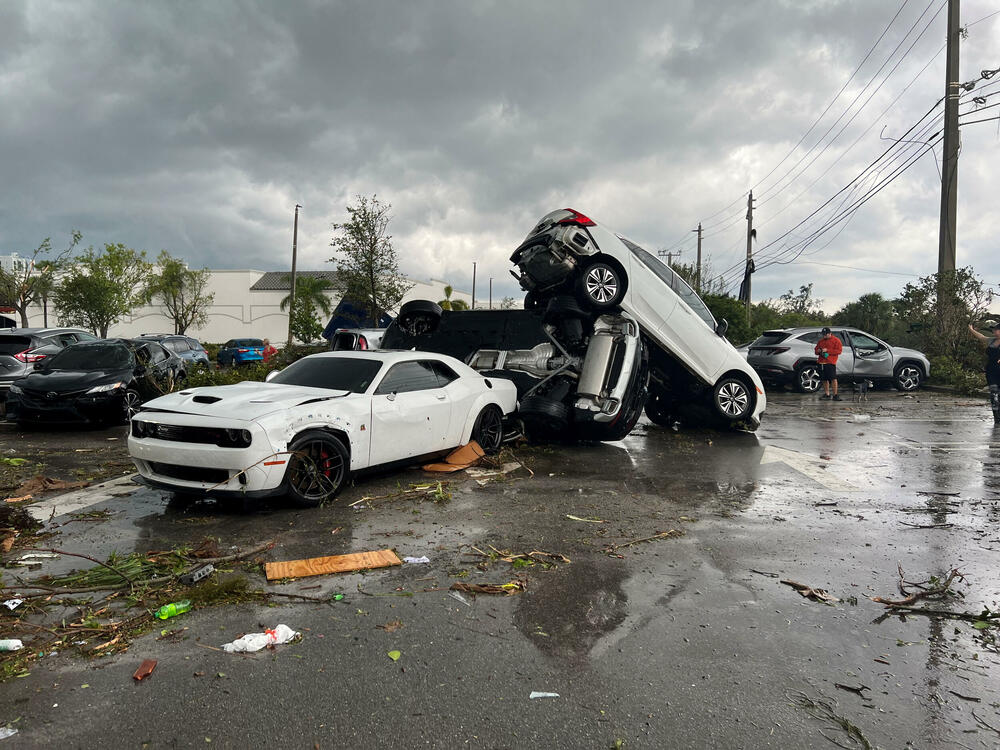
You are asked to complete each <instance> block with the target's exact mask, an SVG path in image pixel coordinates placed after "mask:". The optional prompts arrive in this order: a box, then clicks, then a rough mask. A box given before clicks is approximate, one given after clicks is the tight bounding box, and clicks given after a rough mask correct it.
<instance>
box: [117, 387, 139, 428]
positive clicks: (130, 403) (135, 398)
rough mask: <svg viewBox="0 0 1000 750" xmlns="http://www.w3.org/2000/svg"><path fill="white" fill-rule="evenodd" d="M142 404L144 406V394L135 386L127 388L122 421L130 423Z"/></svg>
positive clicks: (123, 401) (123, 398) (123, 400)
mask: <svg viewBox="0 0 1000 750" xmlns="http://www.w3.org/2000/svg"><path fill="white" fill-rule="evenodd" d="M140 406H142V396H140V395H139V391H137V390H135V389H133V388H129V389H127V390H126V391H125V395H123V396H122V423H123V424H128V423H129V422H130V421H131V420H132V417H134V416H135V415H136V412H138V411H139V407H140Z"/></svg>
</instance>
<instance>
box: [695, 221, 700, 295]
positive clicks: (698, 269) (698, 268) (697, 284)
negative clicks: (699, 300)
mask: <svg viewBox="0 0 1000 750" xmlns="http://www.w3.org/2000/svg"><path fill="white" fill-rule="evenodd" d="M695 231H696V232H697V233H698V265H697V270H696V271H695V276H694V278H695V287H694V288H695V290H696V291H697V292H698V294H701V222H698V228H697V229H696V230H695Z"/></svg>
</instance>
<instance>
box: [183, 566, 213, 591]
mask: <svg viewBox="0 0 1000 750" xmlns="http://www.w3.org/2000/svg"><path fill="white" fill-rule="evenodd" d="M214 571H215V566H214V565H202V566H201V567H200V568H197V569H195V570H192V571H191V572H190V573H185V574H184V575H182V576H181V577H180V582H181V583H182V584H184V585H185V586H193V585H194V584H196V583H198V581H201V580H203V579H205V578H208V577H209V576H210V575H212V573H213V572H214Z"/></svg>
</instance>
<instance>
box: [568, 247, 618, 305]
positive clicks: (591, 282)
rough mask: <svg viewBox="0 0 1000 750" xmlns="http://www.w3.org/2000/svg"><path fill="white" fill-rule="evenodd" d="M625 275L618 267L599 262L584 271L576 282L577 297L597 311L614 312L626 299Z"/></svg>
mask: <svg viewBox="0 0 1000 750" xmlns="http://www.w3.org/2000/svg"><path fill="white" fill-rule="evenodd" d="M626 286H627V281H626V279H625V273H624V272H623V271H622V270H621V268H619V267H618V266H617V265H614V264H612V263H608V262H607V261H603V260H598V261H594V262H593V263H591V264H589V265H588V266H586V267H585V268H584V269H583V272H582V273H581V274H580V278H579V279H577V282H576V294H577V297H579V298H580V300H581V301H582V302H583V303H584V304H585V305H586V306H587V307H591V308H593V309H595V310H602V311H603V310H613V309H614V308H616V307H618V305H620V304H621V301H622V299H624V297H625V288H626Z"/></svg>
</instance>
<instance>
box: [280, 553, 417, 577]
mask: <svg viewBox="0 0 1000 750" xmlns="http://www.w3.org/2000/svg"><path fill="white" fill-rule="evenodd" d="M402 564H403V561H402V560H400V559H399V558H398V557H397V556H396V553H395V552H393V551H392V550H391V549H382V550H377V551H375V552H353V553H351V554H349V555H331V556H329V557H309V558H306V559H304V560H284V561H280V562H269V563H265V564H264V572H265V574H266V575H267V580H269V581H273V580H275V579H278V578H307V577H308V576H321V575H325V574H327V573H350V572H352V571H355V570H368V569H371V568H388V567H390V566H392V565H402Z"/></svg>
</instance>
